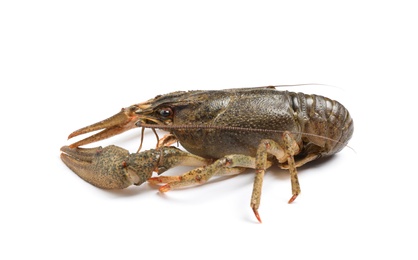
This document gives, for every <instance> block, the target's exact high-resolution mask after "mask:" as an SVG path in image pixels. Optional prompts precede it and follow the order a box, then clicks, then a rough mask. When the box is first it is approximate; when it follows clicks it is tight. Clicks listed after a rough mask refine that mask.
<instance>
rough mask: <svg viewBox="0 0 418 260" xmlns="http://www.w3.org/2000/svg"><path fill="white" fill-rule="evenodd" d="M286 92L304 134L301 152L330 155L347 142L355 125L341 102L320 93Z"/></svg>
mask: <svg viewBox="0 0 418 260" xmlns="http://www.w3.org/2000/svg"><path fill="white" fill-rule="evenodd" d="M289 95H290V98H291V101H292V106H293V110H294V111H295V113H296V116H297V118H298V120H299V123H300V125H301V132H302V133H303V134H302V140H303V147H304V150H302V153H320V154H321V155H331V154H334V153H337V152H339V151H340V150H341V149H343V148H344V147H345V146H346V145H347V143H348V140H350V138H351V136H352V134H353V130H354V125H353V120H352V118H351V116H350V113H349V112H348V110H347V109H346V108H345V107H344V106H343V105H342V104H340V103H339V102H338V101H335V100H331V99H329V98H326V97H323V96H319V95H308V94H303V93H292V92H290V93H289Z"/></svg>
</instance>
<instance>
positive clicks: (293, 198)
mask: <svg viewBox="0 0 418 260" xmlns="http://www.w3.org/2000/svg"><path fill="white" fill-rule="evenodd" d="M297 197H298V194H294V195H293V196H292V197H291V198H290V200H289V202H288V203H289V204H290V203H292V202H293V201H295V199H296V198H297Z"/></svg>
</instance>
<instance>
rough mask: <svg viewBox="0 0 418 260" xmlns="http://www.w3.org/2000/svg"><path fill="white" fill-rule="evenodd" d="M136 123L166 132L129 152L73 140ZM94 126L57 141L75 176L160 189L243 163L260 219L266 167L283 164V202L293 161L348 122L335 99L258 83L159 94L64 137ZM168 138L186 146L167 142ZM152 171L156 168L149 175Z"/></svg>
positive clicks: (321, 152)
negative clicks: (176, 170)
mask: <svg viewBox="0 0 418 260" xmlns="http://www.w3.org/2000/svg"><path fill="white" fill-rule="evenodd" d="M137 127H142V129H143V131H144V129H145V128H151V129H152V130H153V131H154V132H155V129H160V130H164V131H167V132H168V134H167V135H165V136H164V137H163V138H161V139H159V140H158V144H157V147H156V148H155V149H151V150H147V151H142V152H137V153H131V154H130V153H129V152H128V151H127V150H125V149H123V148H121V147H117V146H114V145H110V146H107V147H104V148H101V147H97V148H79V147H80V146H82V145H86V144H89V143H93V142H96V141H99V140H103V139H105V138H108V137H111V136H114V135H117V134H120V133H122V132H125V131H127V130H130V129H133V128H137ZM101 129H103V130H102V131H101V132H99V133H97V134H94V135H92V136H90V137H87V138H85V139H83V140H81V141H78V142H76V143H73V144H71V145H70V146H64V147H62V148H61V151H62V153H61V159H62V160H63V162H64V163H65V164H66V165H67V166H68V167H69V168H70V169H71V170H73V171H74V172H75V173H76V174H77V175H78V176H80V177H81V178H82V179H83V180H85V181H87V182H89V183H90V184H92V185H94V186H97V187H99V188H103V189H123V188H126V187H128V186H130V185H140V184H142V183H144V182H146V181H148V182H150V183H154V184H159V185H162V186H160V188H159V190H160V191H161V192H166V191H169V190H172V189H177V188H182V187H186V186H190V185H197V184H203V183H205V182H207V181H208V180H210V178H211V177H213V176H219V175H226V174H239V173H241V172H243V171H244V170H245V169H247V168H251V169H255V179H254V186H253V191H252V196H251V202H250V205H251V208H252V210H253V212H254V214H255V216H256V218H257V219H258V221H260V222H261V218H260V215H259V213H258V209H259V205H260V198H261V189H262V182H263V176H264V174H265V171H266V169H268V168H269V167H270V166H272V165H273V164H277V165H278V166H279V167H280V168H282V169H287V170H289V172H290V180H291V186H292V197H291V198H290V200H289V203H291V202H292V201H294V200H295V199H296V197H297V196H298V195H299V193H300V186H299V181H298V175H297V168H298V167H300V166H301V165H304V164H305V163H308V162H310V161H313V160H315V159H317V158H319V157H322V156H330V155H332V154H335V153H337V152H339V151H340V150H341V149H343V148H344V147H345V146H346V145H347V143H348V141H349V139H350V138H351V136H352V134H353V130H354V125H353V120H352V118H351V117H350V114H349V112H348V110H347V109H346V108H345V107H344V106H343V105H341V104H340V103H339V102H337V101H334V100H331V99H329V98H326V97H323V96H319V95H308V94H303V93H295V92H288V91H278V90H276V89H275V88H274V87H261V88H241V89H226V90H208V91H204V90H198V91H177V92H173V93H169V94H166V95H159V96H156V97H155V98H153V99H150V100H148V101H145V102H142V103H139V104H135V105H132V106H129V107H126V108H123V109H122V110H121V111H120V112H119V113H117V114H116V115H114V116H112V117H110V118H108V119H106V120H103V121H100V122H98V123H96V124H93V125H90V126H87V127H84V128H81V129H79V130H77V131H75V132H73V133H71V134H70V135H69V138H72V137H75V136H78V135H81V134H85V133H89V132H92V131H96V130H101ZM176 142H177V143H179V144H181V146H182V147H183V148H184V149H185V150H186V151H187V152H186V151H184V150H181V149H179V148H176V147H174V146H171V145H172V144H174V143H176ZM141 144H142V142H141ZM177 165H188V166H193V167H195V168H194V169H193V170H190V171H189V172H187V173H184V174H183V175H180V176H164V175H160V174H162V173H163V172H164V171H166V170H168V169H170V168H172V167H175V166H177ZM153 172H156V173H157V174H158V176H156V177H152V175H153Z"/></svg>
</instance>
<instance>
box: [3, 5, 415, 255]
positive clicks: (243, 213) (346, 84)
mask: <svg viewBox="0 0 418 260" xmlns="http://www.w3.org/2000/svg"><path fill="white" fill-rule="evenodd" d="M144 2H145V1H144ZM149 2H151V1H149ZM413 2H414V1H344V2H343V1H286V2H285V1H208V2H206V3H201V2H198V1H152V4H149V3H141V1H88V0H83V1H2V2H1V3H0V86H1V93H2V94H1V97H0V98H1V102H0V105H1V110H0V111H1V119H2V120H1V122H2V123H1V125H2V127H1V129H2V130H1V132H2V134H1V137H0V138H1V140H0V141H1V144H2V145H1V148H2V151H3V153H2V156H1V158H2V159H1V166H0V167H1V180H0V183H1V188H0V200H1V205H0V207H1V212H2V213H1V214H0V239H1V242H0V246H1V249H0V258H1V259H35V258H36V259H38V258H39V259H41V258H42V259H138V258H139V259H150V258H151V257H152V258H158V259H163V258H168V259H196V258H198V259H214V258H215V257H217V258H219V259H227V258H230V259H231V258H233V259H243V258H244V257H245V259H366V258H373V259H379V258H381V257H387V258H388V259H417V257H418V253H417V249H416V242H417V232H418V227H417V226H418V224H417V223H418V218H417V217H418V214H417V213H416V210H417V198H418V192H417V190H418V187H417V185H418V183H417V180H418V178H417V169H416V164H415V162H416V161H417V160H416V158H415V157H416V145H417V142H416V139H417V138H416V136H415V135H416V127H415V124H413V123H414V121H415V117H416V111H417V109H416V98H415V96H416V95H415V94H414V91H416V88H417V83H418V80H417V74H416V73H417V58H418V55H417V54H418V51H417V46H418V40H417V38H416V36H417V29H416V28H417V27H416V25H417V24H418V19H417V15H416V7H415V5H414V4H413ZM296 83H322V84H327V85H332V86H335V87H329V86H315V87H314V86H311V87H304V88H291V90H293V91H303V92H307V93H319V94H323V95H326V96H328V97H331V98H333V99H336V100H339V101H341V102H342V103H343V104H344V105H345V106H346V107H347V108H348V109H349V111H350V112H351V114H352V117H353V118H354V122H355V131H354V136H353V138H352V140H351V142H350V143H349V145H350V147H349V148H345V149H344V150H343V151H342V152H341V153H339V154H337V155H336V156H334V157H333V158H332V159H330V160H324V161H321V162H319V163H313V164H311V165H310V166H309V165H308V166H307V167H304V168H302V169H300V174H299V178H300V183H301V188H302V193H301V195H300V196H299V198H298V199H297V200H296V201H295V203H293V204H291V205H289V204H287V200H288V199H289V198H290V196H291V190H290V179H289V176H288V174H287V173H286V172H285V171H281V170H279V169H277V168H276V167H274V168H272V169H271V170H269V171H268V173H267V174H266V177H265V182H264V187H263V196H262V201H261V207H260V214H261V217H262V219H263V224H259V223H257V222H256V219H255V218H254V216H253V213H252V211H251V209H250V207H249V201H250V195H251V189H252V181H253V173H252V171H248V172H246V173H245V174H242V175H240V176H236V177H233V178H228V179H226V180H222V181H217V180H215V181H213V182H211V183H208V184H206V185H203V186H200V187H195V188H189V189H184V190H176V191H171V192H168V193H166V194H163V195H161V194H159V193H158V191H157V190H156V189H155V188H153V187H151V186H149V185H147V184H144V185H142V186H140V187H131V188H129V189H127V190H124V191H118V192H109V191H103V190H100V189H97V188H95V187H93V186H91V185H89V184H87V183H85V182H84V181H82V180H81V179H80V178H78V177H77V176H76V175H75V174H73V173H72V172H71V171H70V170H69V169H68V168H67V167H66V166H65V165H64V164H63V163H62V162H61V161H60V159H59V148H60V147H61V146H62V145H66V144H69V143H71V142H70V141H67V140H66V138H67V136H68V134H69V133H71V132H72V131H73V130H76V129H78V128H80V127H83V126H85V125H88V124H91V123H94V122H97V121H99V120H102V119H104V118H106V117H108V116H110V115H113V114H114V113H116V112H118V111H119V110H120V108H122V107H126V106H129V105H131V104H134V103H138V102H141V101H145V100H148V99H150V98H152V97H154V96H155V95H157V94H164V93H167V92H171V91H176V90H191V89H221V88H234V87H255V86H265V85H278V84H296ZM139 133H140V131H139V130H132V131H131V132H129V133H126V134H124V135H121V136H118V137H114V138H111V139H109V140H106V141H103V142H101V143H99V144H94V145H108V144H111V143H113V144H117V145H119V146H122V147H124V148H127V149H129V150H130V151H131V152H134V151H135V150H136V149H137V147H138V145H139ZM146 141H147V148H151V147H153V145H154V144H155V138H154V136H153V134H152V132H151V131H147V135H146ZM183 170H184V169H183ZM181 172H182V169H177V170H173V171H172V172H171V173H172V174H180V173H181Z"/></svg>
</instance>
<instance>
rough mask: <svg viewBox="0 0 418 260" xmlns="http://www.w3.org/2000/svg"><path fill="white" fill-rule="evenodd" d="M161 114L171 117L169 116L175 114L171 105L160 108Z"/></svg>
mask: <svg viewBox="0 0 418 260" xmlns="http://www.w3.org/2000/svg"><path fill="white" fill-rule="evenodd" d="M160 115H161V116H162V117H169V116H172V115H173V110H172V109H171V108H169V107H165V108H162V109H161V110H160Z"/></svg>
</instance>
